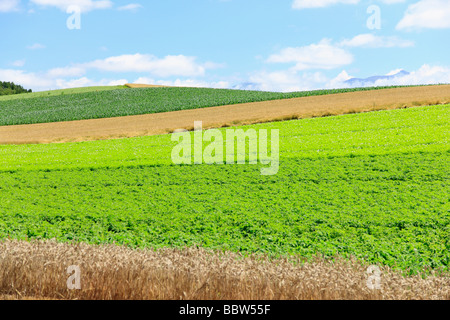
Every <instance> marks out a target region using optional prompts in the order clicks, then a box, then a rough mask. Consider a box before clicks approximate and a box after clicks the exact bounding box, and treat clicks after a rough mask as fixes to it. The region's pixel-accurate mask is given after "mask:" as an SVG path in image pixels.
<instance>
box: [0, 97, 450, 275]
mask: <svg viewBox="0 0 450 320" xmlns="http://www.w3.org/2000/svg"><path fill="white" fill-rule="evenodd" d="M448 119H450V105H443V106H432V107H420V108H413V109H406V110H393V111H380V112H373V113H366V114H353V115H345V116H339V117H329V118H320V119H306V120H296V121H286V122H277V123H267V124H260V125H253V126H247V127H243V128H254V129H279V130H280V170H279V172H278V174H277V175H274V176H262V175H261V174H260V165H184V166H177V165H173V164H172V163H171V160H170V159H171V158H170V154H171V150H172V148H173V146H174V145H175V144H176V143H175V142H172V141H171V140H170V136H168V135H166V136H154V137H142V138H132V139H122V140H111V141H94V142H82V143H71V144H53V145H25V146H0V163H1V168H0V169H1V170H0V238H7V237H11V238H16V239H51V238H56V239H58V240H59V241H83V242H88V243H96V244H98V243H116V244H123V245H128V246H131V247H168V246H169V247H183V246H194V245H199V246H203V247H206V248H212V249H217V250H232V251H240V252H242V253H244V254H251V253H265V254H268V255H275V256H279V255H290V254H296V255H301V256H303V257H313V256H314V255H316V254H321V255H324V256H327V257H333V256H336V255H340V256H345V257H350V256H356V257H357V258H358V259H361V260H364V261H368V262H370V263H379V264H384V265H389V266H391V267H392V268H394V269H399V270H404V271H406V272H408V273H417V272H430V271H431V270H435V271H436V270H440V271H444V272H448V270H449V262H450V237H449V234H450V207H449V197H448V196H449V194H448V190H450V144H449V140H448V139H449V137H448V132H449V129H450V122H449V121H448ZM224 130H225V129H224Z"/></svg>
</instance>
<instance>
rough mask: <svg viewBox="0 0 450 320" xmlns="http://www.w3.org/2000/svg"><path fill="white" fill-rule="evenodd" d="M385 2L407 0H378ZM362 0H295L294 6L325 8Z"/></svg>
mask: <svg viewBox="0 0 450 320" xmlns="http://www.w3.org/2000/svg"><path fill="white" fill-rule="evenodd" d="M378 1H380V2H382V3H384V4H396V3H403V2H406V0H378ZM358 3H360V0H294V2H293V3H292V8H294V9H298V10H302V9H309V8H325V7H329V6H332V5H336V4H358Z"/></svg>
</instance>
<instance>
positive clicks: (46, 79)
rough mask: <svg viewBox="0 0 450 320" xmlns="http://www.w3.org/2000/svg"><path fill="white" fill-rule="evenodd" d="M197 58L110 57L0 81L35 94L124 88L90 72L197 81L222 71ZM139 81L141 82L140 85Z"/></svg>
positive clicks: (4, 73) (13, 73)
mask: <svg viewBox="0 0 450 320" xmlns="http://www.w3.org/2000/svg"><path fill="white" fill-rule="evenodd" d="M195 60H196V58H195V57H186V56H183V55H178V56H166V57H164V58H157V57H155V56H152V55H143V54H135V55H123V56H116V57H109V58H106V59H101V60H96V61H92V62H88V63H78V64H72V65H69V66H66V67H61V68H53V69H50V70H47V71H44V72H38V73H34V72H27V71H24V70H14V69H0V79H5V81H14V82H16V83H18V84H21V85H23V86H24V87H26V88H31V89H33V90H34V91H36V90H38V91H41V90H49V89H64V88H72V87H82V86H94V85H118V84H125V83H127V82H128V81H127V80H125V79H118V80H117V79H113V80H111V79H104V80H100V81H94V80H91V79H90V78H89V77H88V76H89V71H90V70H99V71H105V72H118V73H121V72H136V73H141V74H142V73H146V74H150V75H152V76H156V77H161V78H165V77H174V76H176V77H197V76H203V75H204V73H205V70H207V69H211V68H217V67H221V65H219V64H215V63H212V62H207V63H204V64H200V63H197V62H196V61H195ZM24 63H25V62H24V61H23V63H22V61H16V62H15V66H17V67H21V66H23V64H24ZM138 80H139V81H140V82H144V83H156V84H162V85H173V86H190V87H216V88H226V87H229V83H228V82H221V81H219V82H207V81H202V80H196V79H177V80H158V81H154V80H152V79H149V78H139V79H138ZM139 81H138V82H139Z"/></svg>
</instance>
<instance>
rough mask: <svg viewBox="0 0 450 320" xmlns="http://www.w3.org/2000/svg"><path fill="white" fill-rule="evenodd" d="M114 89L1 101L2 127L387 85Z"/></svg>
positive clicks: (55, 93) (165, 110) (166, 110)
mask: <svg viewBox="0 0 450 320" xmlns="http://www.w3.org/2000/svg"><path fill="white" fill-rule="evenodd" d="M108 88H113V87H102V88H100V89H96V88H95V87H94V88H90V89H89V88H87V89H76V90H75V91H73V92H72V91H70V90H68V91H67V90H66V91H49V92H47V93H40V92H37V93H31V94H25V95H17V96H8V97H7V98H4V99H2V98H0V126H5V125H17V124H32V123H46V122H58V121H71V120H83V119H98V118H109V117H119V116H129V115H139V114H150V113H160V112H168V111H177V110H186V109H197V108H206V107H212V106H223V105H230V104H237V103H246V102H257V101H268V100H277V99H288V98H297V97H306V96H314V95H326V94H333V93H342V92H354V91H362V90H364V91H366V90H377V89H383V88H387V87H374V88H352V89H333V90H317V91H302V92H291V93H277V92H262V91H247V90H228V89H209V88H140V89H126V90H110V89H108ZM389 88H395V87H389ZM83 90H84V91H85V92H83ZM11 97H12V98H11ZM21 97H23V99H21Z"/></svg>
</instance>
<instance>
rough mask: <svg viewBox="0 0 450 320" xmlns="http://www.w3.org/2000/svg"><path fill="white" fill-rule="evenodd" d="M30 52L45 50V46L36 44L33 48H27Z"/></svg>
mask: <svg viewBox="0 0 450 320" xmlns="http://www.w3.org/2000/svg"><path fill="white" fill-rule="evenodd" d="M27 49H28V50H39V49H45V46H44V45H43V44H40V43H35V44H33V45H31V46H28V47H27Z"/></svg>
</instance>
